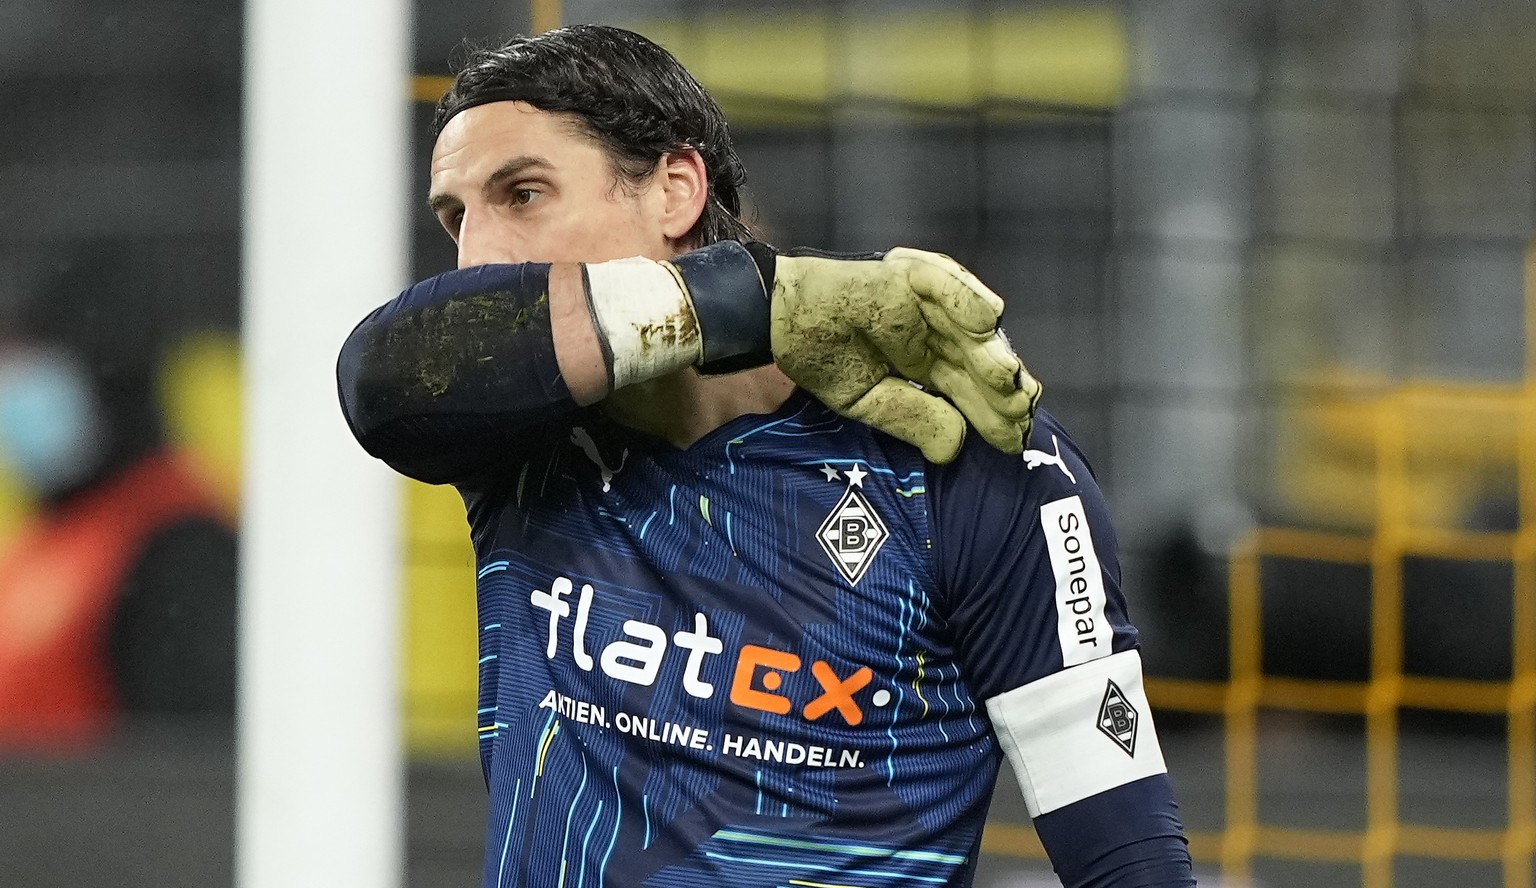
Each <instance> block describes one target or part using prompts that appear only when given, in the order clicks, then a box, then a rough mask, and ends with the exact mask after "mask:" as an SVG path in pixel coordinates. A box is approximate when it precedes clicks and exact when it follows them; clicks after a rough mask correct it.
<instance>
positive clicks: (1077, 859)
mask: <svg viewBox="0 0 1536 888" xmlns="http://www.w3.org/2000/svg"><path fill="white" fill-rule="evenodd" d="M1035 830H1036V832H1038V833H1039V834H1040V841H1041V844H1043V845H1044V846H1045V849H1046V851H1047V852H1048V853H1049V854H1050V858H1051V864H1052V865H1053V866H1054V867H1055V869H1056V874H1057V875H1058V876H1059V877H1060V878H1061V884H1062V885H1064V886H1066V888H1193V886H1194V884H1195V878H1194V875H1193V873H1192V871H1191V867H1190V859H1189V849H1188V845H1187V843H1186V841H1185V839H1184V831H1183V828H1182V826H1181V824H1180V823H1179V815H1178V805H1177V804H1175V803H1174V800H1173V789H1172V786H1171V784H1170V783H1169V781H1168V776H1167V775H1166V774H1158V775H1154V776H1152V777H1147V778H1144V779H1142V780H1138V781H1135V782H1133V783H1128V784H1125V785H1124V786H1117V787H1115V788H1114V789H1111V790H1108V791H1106V792H1102V793H1099V794H1098V795H1095V796H1090V797H1089V798H1086V799H1083V800H1082V801H1079V802H1074V803H1073V804H1071V805H1067V806H1066V807H1064V808H1060V809H1058V810H1055V811H1052V812H1050V813H1049V814H1042V815H1040V816H1038V817H1036V818H1035Z"/></svg>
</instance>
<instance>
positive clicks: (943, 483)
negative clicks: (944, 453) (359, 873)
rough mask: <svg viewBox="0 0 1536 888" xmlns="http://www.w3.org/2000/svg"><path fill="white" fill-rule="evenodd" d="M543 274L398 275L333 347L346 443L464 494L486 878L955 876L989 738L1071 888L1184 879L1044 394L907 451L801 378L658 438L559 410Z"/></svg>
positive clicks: (1094, 490)
mask: <svg viewBox="0 0 1536 888" xmlns="http://www.w3.org/2000/svg"><path fill="white" fill-rule="evenodd" d="M546 282H547V267H544V266H534V265H528V266H487V267H484V268H477V269H466V270H463V271H457V272H449V273H447V274H444V275H439V276H438V277H436V278H432V279H429V280H427V281H423V282H422V283H420V284H417V285H416V286H414V287H412V288H410V289H409V290H407V291H406V292H405V293H402V294H401V295H400V297H399V298H398V299H396V300H394V301H393V302H391V303H389V304H387V305H385V306H383V307H381V308H380V309H379V310H378V311H376V312H374V313H373V314H371V315H370V316H369V317H368V318H366V319H365V320H364V321H363V322H362V323H361V324H360V325H359V326H358V328H357V329H356V330H355V331H354V332H353V334H352V336H351V337H349V339H348V341H347V344H346V345H345V346H344V347H343V350H342V354H341V359H340V361H339V363H338V384H339V386H340V395H341V400H342V408H343V411H344V413H345V414H346V417H347V420H348V423H349V424H350V426H351V428H352V429H353V431H354V433H356V434H357V436H358V439H359V441H360V442H361V443H362V444H363V446H364V447H365V448H366V449H367V450H368V451H369V452H370V453H372V454H374V455H376V456H378V457H380V458H381V459H384V460H385V461H386V462H388V463H389V464H390V465H391V466H394V467H395V468H396V469H398V470H399V471H401V472H403V473H405V474H408V475H411V476H412V477H416V478H420V479H423V480H427V481H433V482H438V483H443V482H451V483H454V484H455V485H456V486H457V487H458V489H459V490H460V492H461V493H462V494H463V496H464V500H465V503H466V505H467V507H468V512H469V522H470V525H471V531H472V535H473V539H474V544H475V551H476V558H477V561H478V572H479V579H478V596H479V613H480V629H479V635H480V704H479V737H480V747H481V759H482V763H483V766H484V769H485V777H486V783H487V786H488V787H489V789H490V794H491V804H490V817H489V825H488V831H487V836H486V860H485V879H484V884H485V885H486V886H537V888H543V886H576V888H579V886H599V885H626V886H627V885H655V886H694V885H697V886H704V885H708V886H717V885H722V884H724V885H731V886H733V888H750V886H782V885H799V886H818V885H820V886H853V885H857V886H874V885H893V886H901V885H909V884H910V885H928V886H946V885H947V886H963V885H967V884H969V882H970V876H971V873H972V871H973V870H974V867H975V863H976V853H977V848H978V846H979V841H980V836H981V829H982V823H983V820H984V819H985V816H986V808H987V801H988V798H989V797H990V793H991V789H992V786H993V782H994V780H995V777H996V774H997V769H998V765H999V763H1000V761H1001V760H1002V758H1003V757H1004V756H1006V757H1007V758H1008V759H1009V760H1010V762H1011V764H1012V766H1013V769H1014V771H1015V773H1016V774H1017V776H1018V777H1019V781H1020V788H1021V789H1022V791H1023V794H1024V800H1025V803H1026V806H1027V808H1028V810H1029V812H1030V814H1031V815H1032V816H1033V817H1035V821H1036V824H1037V827H1038V828H1039V832H1040V834H1041V837H1042V841H1043V843H1044V844H1045V847H1046V850H1047V851H1048V852H1049V853H1050V854H1051V857H1052V860H1053V862H1054V863H1055V864H1056V866H1057V869H1058V872H1060V873H1061V874H1062V877H1063V881H1064V882H1065V883H1066V884H1068V885H1071V886H1074V888H1076V886H1089V885H1092V886H1108V885H1115V886H1132V885H1137V886H1139V885H1158V886H1173V885H1190V884H1193V882H1192V881H1190V880H1189V878H1188V874H1189V862H1188V855H1187V853H1186V852H1185V850H1184V847H1183V839H1182V834H1181V829H1180V827H1179V823H1178V818H1177V815H1176V812H1175V810H1174V805H1173V802H1172V795H1171V791H1170V790H1169V788H1168V785H1167V780H1166V775H1165V774H1164V767H1163V760H1162V754H1161V750H1160V749H1159V747H1158V743H1157V738H1156V735H1155V733H1154V732H1153V730H1152V728H1151V724H1150V721H1149V720H1148V713H1147V703H1146V697H1145V693H1144V692H1143V690H1142V687H1141V670H1140V663H1139V658H1138V654H1137V652H1136V650H1135V647H1136V634H1135V630H1134V629H1133V628H1132V627H1131V625H1130V623H1129V621H1128V620H1127V617H1126V612H1125V606H1124V600H1123V598H1122V596H1121V593H1120V574H1119V566H1118V563H1117V561H1116V556H1115V540H1114V536H1113V534H1112V532H1111V530H1110V524H1109V519H1108V514H1107V510H1106V508H1105V505H1104V502H1103V498H1102V496H1101V494H1100V492H1099V489H1098V487H1097V485H1096V484H1095V482H1094V480H1093V477H1092V474H1091V472H1090V470H1089V468H1088V466H1087V464H1086V462H1085V461H1084V460H1083V458H1082V456H1081V454H1079V453H1078V451H1077V449H1076V447H1075V445H1074V444H1073V443H1072V441H1071V440H1070V438H1069V437H1068V436H1067V434H1066V432H1065V431H1064V430H1063V429H1062V428H1061V426H1060V425H1059V424H1058V423H1057V422H1056V421H1055V420H1054V419H1053V418H1052V417H1051V416H1049V415H1048V414H1046V413H1044V412H1043V411H1042V412H1041V413H1040V414H1038V415H1037V417H1036V421H1035V425H1034V430H1033V434H1032V437H1031V440H1030V442H1029V446H1028V448H1027V449H1026V450H1025V452H1024V454H1023V456H1022V457H1019V456H1009V455H1006V454H1003V453H1001V452H998V451H996V450H994V449H992V448H991V447H988V446H986V444H985V443H984V442H982V441H981V440H980V439H979V438H977V437H975V436H973V437H972V439H971V440H970V441H968V442H967V443H966V446H965V447H964V448H963V449H962V450H961V453H960V455H959V457H958V458H957V459H956V461H955V462H953V463H951V464H949V465H947V466H932V465H928V464H927V463H925V462H924V461H923V459H922V457H921V454H920V453H919V452H918V451H917V450H916V449H915V448H913V447H910V446H908V445H906V444H903V443H900V442H898V441H896V440H895V439H892V438H890V437H887V436H885V435H883V434H880V433H878V432H875V431H874V430H872V429H870V428H869V427H867V426H864V425H861V424H859V423H856V422H852V421H849V420H846V419H844V418H842V417H840V416H838V415H837V414H835V413H833V412H832V411H831V410H829V409H828V408H826V407H825V406H824V405H822V404H820V403H819V402H817V401H816V400H814V399H813V398H812V397H810V396H809V395H807V394H804V393H801V392H797V393H795V394H794V395H792V396H791V397H790V398H789V400H788V401H787V402H786V403H785V404H784V405H783V406H782V407H781V408H780V409H779V410H777V411H775V412H774V413H773V414H771V415H767V416H759V415H754V416H743V417H739V418H737V419H735V420H733V421H731V422H729V423H727V424H726V425H724V426H723V427H721V428H719V429H716V430H715V431H714V432H712V433H711V434H709V435H708V436H707V437H705V438H704V439H702V440H700V441H698V442H697V443H695V444H694V445H693V446H691V447H689V448H687V449H685V450H679V449H677V448H675V447H673V446H672V445H670V444H668V443H666V442H663V441H661V440H659V439H656V438H653V437H650V436H648V435H644V434H642V433H639V432H636V431H634V430H632V429H628V428H624V427H621V426H618V425H615V424H614V423H612V422H610V421H608V420H606V419H605V418H604V417H603V415H602V414H601V412H600V411H598V410H595V409H585V410H583V409H577V408H576V407H575V405H574V404H573V403H572V402H571V399H570V396H569V392H568V391H567V389H566V387H565V385H564V383H563V381H562V380H561V379H560V376H559V370H558V366H557V362H556V359H555V353H554V348H553V344H552V341H551V335H550V327H549V314H548V310H547V308H548V306H547V297H546V296H545V295H544V294H545V293H546V292H547V291H546V289H545V287H546Z"/></svg>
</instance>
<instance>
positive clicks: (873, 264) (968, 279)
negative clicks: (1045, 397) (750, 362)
mask: <svg viewBox="0 0 1536 888" xmlns="http://www.w3.org/2000/svg"><path fill="white" fill-rule="evenodd" d="M1002 313H1003V300H1001V299H999V298H998V297H997V295H996V294H994V293H993V292H992V291H991V290H989V289H987V287H986V285H984V284H983V283H982V282H981V281H979V280H977V279H976V277H975V275H973V274H971V273H970V272H969V271H966V270H965V269H964V268H962V267H961V266H960V264H959V263H958V262H955V261H954V260H953V259H950V258H949V257H948V256H942V255H939V254H938V253H928V252H924V251H922V250H913V249H908V248H905V247H901V248H897V249H894V250H891V251H890V252H888V253H886V254H885V255H884V256H883V257H882V258H879V259H866V260H853V261H850V260H847V259H837V258H830V257H823V256H793V255H785V256H779V257H778V261H777V263H776V265H775V269H774V282H773V318H772V331H773V355H774V360H776V361H777V362H778V365H779V367H780V368H781V369H782V370H783V371H784V372H785V374H787V375H788V376H789V377H790V378H791V379H793V380H794V381H795V382H797V383H799V384H800V385H801V386H802V387H803V388H805V389H806V390H807V391H810V392H812V393H813V394H815V395H816V396H817V397H818V398H820V399H821V400H822V401H823V402H824V403H826V404H827V406H829V407H831V408H832V409H834V410H836V411H838V412H839V413H842V414H845V415H847V416H849V417H852V418H853V419H857V420H859V421H860V422H864V423H867V424H869V425H871V426H874V427H875V428H877V429H880V430H881V431H884V432H886V433H887V434H890V435H894V436H895V437H897V438H900V439H902V440H903V441H906V442H908V443H909V444H913V445H915V446H917V447H918V448H920V449H921V450H922V451H923V455H924V456H925V457H927V458H928V459H929V460H930V461H932V462H936V463H945V462H949V461H950V460H952V459H954V458H955V455H956V454H958V453H959V452H960V444H961V442H962V441H963V440H964V438H965V422H966V420H967V419H969V420H970V422H971V425H974V426H975V427H976V431H978V432H980V433H981V435H982V437H984V438H985V439H986V440H987V441H988V443H990V444H991V445H992V446H994V447H996V448H998V449H999V450H1002V451H1005V452H1007V453H1019V452H1021V451H1022V450H1023V449H1024V441H1026V440H1028V437H1029V427H1030V422H1031V419H1032V418H1033V416H1034V409H1035V403H1036V401H1038V400H1039V397H1040V391H1041V389H1040V383H1039V382H1037V381H1036V380H1035V378H1034V377H1032V376H1030V375H1029V372H1028V371H1027V370H1025V369H1024V365H1023V363H1022V362H1020V361H1019V359H1018V356H1016V355H1015V354H1014V353H1013V349H1012V348H1010V347H1009V345H1008V340H1007V339H1006V338H1005V337H1004V335H1003V333H1002V331H1001V330H999V329H998V327H997V321H998V318H999V317H1000V316H1001V315H1002ZM892 368H894V369H895V371H896V372H897V373H898V374H900V377H897V376H892V375H891V372H890V371H891V369H892ZM912 383H918V384H919V385H921V386H922V387H923V389H928V390H929V391H924V390H923V389H919V388H917V387H916V386H914V385H912ZM933 392H939V393H942V394H943V395H945V396H947V398H948V399H949V400H945V399H944V398H941V397H938V396H937V395H935V394H933ZM957 408H958V409H957Z"/></svg>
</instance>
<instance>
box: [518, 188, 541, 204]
mask: <svg viewBox="0 0 1536 888" xmlns="http://www.w3.org/2000/svg"><path fill="white" fill-rule="evenodd" d="M538 194H539V193H538V192H537V191H534V190H533V189H532V188H514V189H512V202H513V203H515V204H517V205H518V206H527V205H528V204H531V203H533V200H534V198H535V197H537V196H538Z"/></svg>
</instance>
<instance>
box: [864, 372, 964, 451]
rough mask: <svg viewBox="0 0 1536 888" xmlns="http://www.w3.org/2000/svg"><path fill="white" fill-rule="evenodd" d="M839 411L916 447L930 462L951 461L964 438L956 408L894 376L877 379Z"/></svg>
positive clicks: (961, 423)
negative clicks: (877, 380)
mask: <svg viewBox="0 0 1536 888" xmlns="http://www.w3.org/2000/svg"><path fill="white" fill-rule="evenodd" d="M841 412H842V413H844V414H846V415H847V416H849V417H851V418H853V419H856V420H858V421H859V422H862V423H866V424H868V425H871V426H874V427H875V428H877V429H879V430H881V431H883V432H885V433H886V434H888V435H893V436H895V437H897V438H900V439H901V440H903V441H906V442H907V443H908V444H912V445H914V446H916V447H917V448H919V449H921V450H922V451H923V457H924V458H925V459H927V460H928V461H929V462H933V463H947V462H950V461H952V460H953V459H954V458H955V456H956V455H957V454H959V452H960V444H961V443H962V442H963V441H964V440H965V418H964V417H963V416H961V415H960V411H958V410H956V409H955V407H954V406H953V405H952V404H950V403H949V402H947V401H945V400H944V399H943V398H940V397H938V396H936V395H930V394H927V393H925V392H923V391H920V390H918V389H916V388H913V387H912V386H911V385H909V384H908V383H906V382H903V381H902V380H899V379H896V378H895V377H886V378H885V379H882V380H880V382H878V383H876V384H875V386H874V387H873V388H871V389H870V390H869V391H868V392H866V393H865V394H864V396H863V397H862V398H859V399H858V400H857V401H855V402H854V403H852V404H850V405H849V406H848V408H847V409H846V410H843V411H841Z"/></svg>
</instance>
